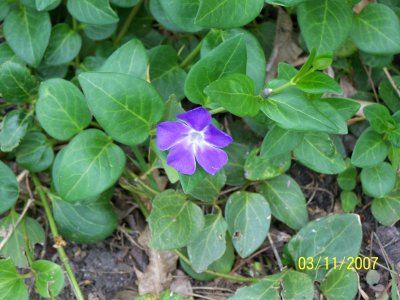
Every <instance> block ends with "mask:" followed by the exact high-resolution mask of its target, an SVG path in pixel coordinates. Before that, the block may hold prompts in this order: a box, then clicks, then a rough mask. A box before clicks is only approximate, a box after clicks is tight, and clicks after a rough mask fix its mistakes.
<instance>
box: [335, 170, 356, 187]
mask: <svg viewBox="0 0 400 300" xmlns="http://www.w3.org/2000/svg"><path fill="white" fill-rule="evenodd" d="M337 182H338V185H339V187H340V188H341V189H342V190H344V191H351V190H354V188H355V187H356V184H357V170H356V168H355V167H354V166H349V167H348V168H347V169H346V170H345V171H343V172H342V173H340V174H339V175H338V177H337Z"/></svg>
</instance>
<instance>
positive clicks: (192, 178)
mask: <svg viewBox="0 0 400 300" xmlns="http://www.w3.org/2000/svg"><path fill="white" fill-rule="evenodd" d="M206 176H207V173H206V171H204V169H203V168H196V171H195V172H194V174H193V175H185V174H182V173H179V180H180V182H181V186H182V189H183V192H184V193H185V194H189V193H190V192H192V191H193V190H194V189H195V188H196V187H197V185H198V184H200V182H202V181H203V180H204V179H205V177H206Z"/></svg>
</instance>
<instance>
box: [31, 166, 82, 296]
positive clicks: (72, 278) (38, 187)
mask: <svg viewBox="0 0 400 300" xmlns="http://www.w3.org/2000/svg"><path fill="white" fill-rule="evenodd" d="M32 180H33V183H34V185H35V188H36V190H37V192H38V194H39V197H40V200H41V202H42V204H43V207H44V210H45V213H46V217H47V220H48V222H49V226H50V230H51V233H52V235H53V240H54V242H55V244H56V245H57V247H56V248H57V252H58V255H59V256H60V259H61V261H62V263H63V265H64V268H65V271H66V272H67V276H68V279H69V281H70V283H71V286H72V289H73V291H74V294H75V297H76V299H77V300H84V299H85V298H84V297H83V294H82V291H81V289H80V287H79V284H78V281H77V280H76V277H75V274H74V272H73V271H72V267H71V265H70V263H69V259H68V256H67V254H66V253H65V250H64V247H63V246H62V245H60V244H61V243H60V242H57V240H62V238H61V236H60V235H59V233H58V229H57V226H56V222H55V220H54V217H53V214H52V212H51V209H50V206H49V203H48V202H47V198H46V194H45V192H44V190H43V186H42V184H41V183H40V181H39V178H38V177H37V176H36V175H35V174H32Z"/></svg>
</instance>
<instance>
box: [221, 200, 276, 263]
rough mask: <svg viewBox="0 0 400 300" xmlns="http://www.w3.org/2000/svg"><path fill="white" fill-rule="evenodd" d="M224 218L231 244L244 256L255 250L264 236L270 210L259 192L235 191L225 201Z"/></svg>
mask: <svg viewBox="0 0 400 300" xmlns="http://www.w3.org/2000/svg"><path fill="white" fill-rule="evenodd" d="M225 218H226V222H227V224H228V230H229V233H230V234H231V236H232V242H233V246H234V247H235V249H236V251H237V252H238V254H239V255H240V256H241V257H243V258H245V257H247V256H249V255H251V254H252V253H253V252H254V251H256V250H257V249H258V247H260V246H261V244H262V243H263V241H264V239H265V238H266V236H267V234H268V231H269V225H270V222H271V211H270V208H269V205H268V202H267V201H266V200H265V198H264V197H263V196H261V195H260V194H255V193H248V192H237V193H234V194H232V195H231V196H230V197H229V199H228V202H227V203H226V206H225Z"/></svg>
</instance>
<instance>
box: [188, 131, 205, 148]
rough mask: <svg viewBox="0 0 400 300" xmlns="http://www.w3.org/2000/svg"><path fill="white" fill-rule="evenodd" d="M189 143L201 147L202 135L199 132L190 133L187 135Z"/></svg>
mask: <svg viewBox="0 0 400 300" xmlns="http://www.w3.org/2000/svg"><path fill="white" fill-rule="evenodd" d="M189 140H190V143H192V144H196V145H201V144H202V143H203V141H204V136H203V133H202V132H200V131H192V132H190V133H189Z"/></svg>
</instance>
